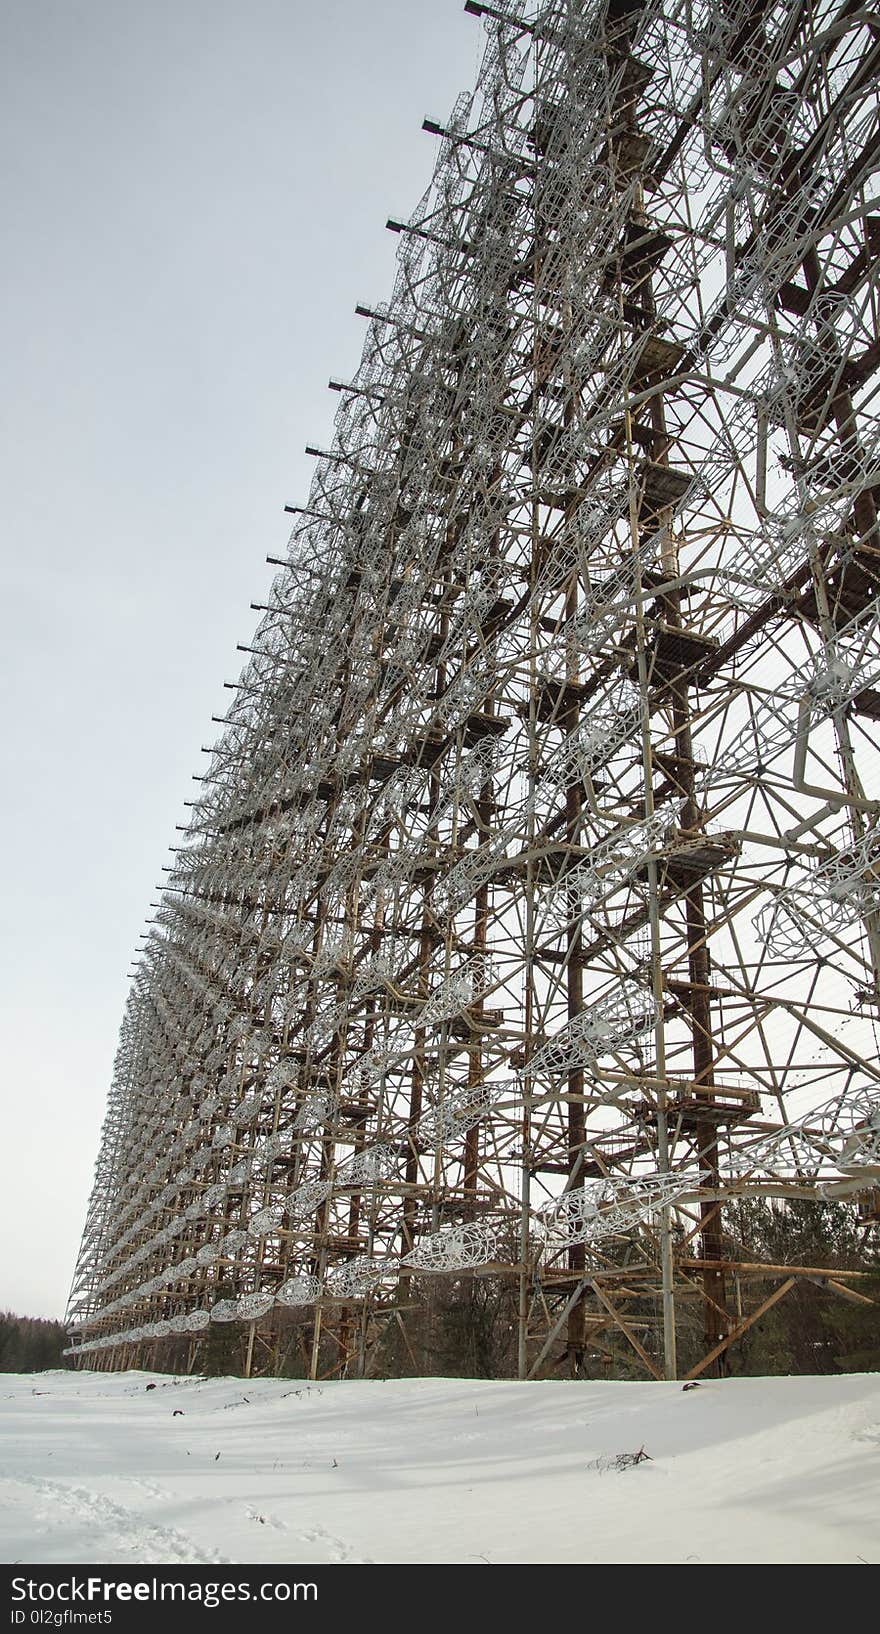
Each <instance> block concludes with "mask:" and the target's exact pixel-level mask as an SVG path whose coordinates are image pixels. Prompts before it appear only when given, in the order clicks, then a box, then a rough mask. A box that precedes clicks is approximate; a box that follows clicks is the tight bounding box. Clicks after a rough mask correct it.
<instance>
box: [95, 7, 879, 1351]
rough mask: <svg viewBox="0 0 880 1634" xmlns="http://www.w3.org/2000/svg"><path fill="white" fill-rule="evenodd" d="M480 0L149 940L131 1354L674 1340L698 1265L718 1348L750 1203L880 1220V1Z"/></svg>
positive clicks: (729, 1318)
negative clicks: (491, 1339) (454, 1337)
mask: <svg viewBox="0 0 880 1634" xmlns="http://www.w3.org/2000/svg"><path fill="white" fill-rule="evenodd" d="M466 9H467V10H468V11H469V12H471V13H474V14H475V15H477V16H481V17H482V18H483V20H484V26H485V29H486V34H487V45H486V51H485V56H484V59H483V63H482V67H481V70H480V74H479V78H478V83H477V86H476V89H475V91H474V92H473V94H469V95H464V96H462V97H460V98H459V100H458V102H457V103H456V105H455V108H454V109H453V112H452V116H451V118H450V119H449V121H448V122H447V123H446V124H445V125H439V124H435V123H434V122H432V121H426V128H427V129H428V130H429V131H431V132H433V133H434V134H435V135H436V136H437V138H438V153H439V156H438V159H437V163H436V168H435V172H434V176H433V180H432V182H431V185H430V187H429V188H428V191H427V192H426V193H425V195H424V197H423V198H422V199H421V200H420V202H419V204H418V205H417V207H416V209H415V210H414V212H413V214H412V216H411V218H410V220H409V221H407V222H400V221H389V223H388V226H389V228H391V229H392V230H393V231H395V232H396V233H398V234H399V235H400V248H399V260H398V273H397V278H396V282H395V287H394V291H393V295H392V297H391V299H390V301H389V302H388V303H387V304H386V305H382V306H379V307H376V308H366V307H364V308H359V311H362V313H363V316H364V317H365V319H366V321H367V337H366V342H365V345H364V351H363V356H362V359H361V362H360V364H359V366H358V368H357V371H356V373H355V374H354V376H353V378H352V379H351V380H350V381H346V382H338V381H332V382H331V385H332V386H333V389H334V390H336V391H338V392H339V394H340V405H339V411H338V414H337V417H336V422H335V434H334V440H333V444H332V447H331V448H329V449H327V450H319V449H312V450H310V452H311V453H313V454H314V456H315V460H316V467H315V476H314V481H313V484H312V488H311V492H310V494H309V498H308V502H307V504H305V505H304V506H303V507H301V508H296V509H295V516H296V520H295V524H294V529H293V534H292V537H291V541H290V547H289V556H288V558H287V559H286V560H284V561H283V562H279V563H278V564H277V565H278V569H279V571H278V573H277V576H276V578H275V580H274V583H273V585H272V589H271V593H270V595H269V597H268V600H267V602H266V604H265V605H263V606H262V607H261V608H260V609H259V610H260V612H261V614H262V617H261V621H260V624H259V627H258V629H257V631H256V634H255V635H254V637H253V639H252V641H251V642H250V644H249V645H248V646H247V647H245V648H244V649H243V651H244V652H245V653H246V654H247V657H246V660H245V665H244V668H243V670H242V673H241V676H240V679H239V680H238V681H237V682H236V683H234V684H233V685H232V687H231V694H232V696H231V702H230V707H229V711H228V714H227V716H226V718H225V719H224V721H223V722H222V731H221V733H220V735H219V737H218V739H217V742H216V743H215V744H214V746H213V747H212V748H211V749H210V751H209V753H210V759H209V762H208V769H207V771H206V773H205V775H204V776H203V777H202V778H200V779H199V790H198V798H197V799H196V800H194V801H193V803H192V810H191V817H190V821H189V826H188V829H187V831H186V833H185V836H184V840H183V843H182V844H181V846H180V847H179V849H178V851H177V854H176V858H175V863H174V866H173V868H172V869H171V871H170V873H169V875H168V878H167V883H166V885H165V887H164V889H163V891H162V896H161V901H160V902H159V903H158V904H156V905H155V906H156V907H157V912H156V915H155V918H154V920H153V921H152V924H151V928H150V931H149V935H148V937H147V940H146V943H145V946H144V947H143V949H142V950H141V956H140V959H139V962H138V964H137V966H136V970H135V973H134V975H133V981H132V990H131V996H130V1001H129V1004H128V1007H127V1010H126V1014H125V1018H124V1022H123V1027H122V1034H121V1042H120V1047H119V1053H118V1057H117V1061H116V1068H115V1075H114V1080H113V1086H112V1090H111V1095H110V1102H109V1109H108V1113H107V1119H106V1123H105V1126H104V1131H103V1144H102V1147H101V1153H100V1157H99V1161H98V1168H97V1174H96V1180H95V1187H94V1192H93V1196H92V1200H91V1204H90V1207H89V1212H88V1218H87V1223H86V1228H85V1234H84V1237H83V1242H82V1247H81V1251H80V1257H79V1263H78V1266H77V1271H76V1276H75V1280H74V1286H73V1291H72V1295H71V1302H70V1309H69V1319H70V1324H71V1327H72V1330H73V1341H72V1351H73V1354H75V1355H76V1356H82V1357H84V1358H87V1359H88V1360H89V1361H90V1362H91V1363H94V1364H95V1365H100V1366H119V1365H130V1364H131V1363H132V1361H133V1360H135V1359H137V1358H140V1357H143V1356H144V1355H145V1354H148V1352H147V1351H146V1349H145V1347H146V1346H147V1344H148V1342H149V1341H152V1340H155V1339H161V1338H163V1337H166V1336H168V1335H169V1334H173V1335H177V1334H180V1335H187V1334H191V1335H192V1336H193V1342H194V1343H196V1342H197V1341H198V1336H199V1334H200V1333H203V1332H204V1330H206V1329H207V1328H208V1326H209V1323H212V1322H219V1321H224V1320H229V1321H240V1322H248V1323H250V1324H251V1325H252V1326H251V1334H252V1336H253V1333H254V1332H255V1331H256V1332H257V1334H258V1335H259V1336H262V1338H264V1339H265V1340H266V1342H267V1343H270V1344H271V1338H272V1333H273V1324H276V1323H277V1322H278V1320H279V1312H280V1311H282V1310H284V1309H285V1308H287V1309H288V1310H299V1311H301V1312H305V1313H307V1315H308V1322H309V1334H310V1341H311V1347H312V1367H313V1371H319V1370H323V1371H334V1370H338V1371H340V1372H345V1371H350V1370H355V1369H356V1370H363V1369H364V1368H368V1367H369V1361H370V1353H371V1346H372V1344H373V1342H374V1340H375V1338H376V1336H377V1335H378V1334H380V1333H381V1331H382V1327H383V1324H384V1323H386V1322H388V1321H390V1320H392V1319H394V1318H395V1314H397V1318H398V1320H399V1312H400V1308H401V1305H402V1304H405V1303H406V1302H407V1301H408V1300H410V1301H411V1299H412V1291H413V1288H414V1287H417V1286H418V1285H420V1282H421V1279H422V1278H424V1277H426V1276H428V1277H430V1276H442V1275H443V1274H444V1273H446V1274H449V1273H455V1274H458V1275H460V1274H461V1273H462V1272H466V1273H470V1272H473V1273H474V1274H479V1273H480V1271H486V1270H490V1271H492V1272H494V1273H496V1274H504V1275H507V1276H510V1277H512V1278H513V1279H515V1280H516V1282H517V1283H518V1286H519V1311H520V1324H519V1368H520V1374H521V1376H528V1375H529V1374H530V1373H534V1372H535V1371H536V1370H537V1369H538V1368H539V1367H540V1366H542V1365H545V1363H547V1364H548V1365H549V1362H548V1358H549V1360H550V1361H552V1360H553V1359H554V1357H555V1356H556V1355H557V1354H558V1350H559V1347H560V1346H562V1347H564V1349H565V1350H567V1352H568V1353H569V1354H570V1355H571V1356H573V1357H575V1358H577V1357H578V1355H579V1353H580V1352H581V1351H582V1350H583V1347H584V1344H585V1342H586V1339H585V1336H586V1335H588V1334H590V1335H596V1334H599V1333H600V1332H601V1331H603V1329H606V1330H607V1329H608V1328H609V1327H611V1326H614V1325H616V1327H617V1329H618V1330H619V1331H622V1332H623V1333H624V1334H625V1335H626V1338H627V1339H628V1341H629V1342H630V1343H631V1344H632V1346H633V1349H634V1351H635V1352H636V1353H637V1355H638V1357H639V1359H640V1361H641V1363H642V1364H643V1365H644V1366H645V1368H646V1369H647V1370H648V1371H649V1372H653V1373H655V1374H658V1373H659V1372H660V1371H662V1370H663V1369H665V1371H666V1372H667V1374H669V1375H674V1374H675V1371H676V1351H675V1333H676V1328H675V1320H674V1312H675V1309H676V1307H677V1305H678V1304H679V1303H680V1302H681V1301H685V1300H690V1301H691V1305H692V1307H693V1302H694V1300H695V1299H696V1300H698V1301H699V1308H701V1309H702V1311H703V1312H704V1341H705V1343H704V1347H703V1355H702V1359H701V1360H700V1362H699V1363H698V1364H697V1366H696V1368H694V1369H692V1371H694V1372H698V1371H700V1370H702V1369H704V1368H707V1367H718V1366H721V1365H722V1364H723V1358H724V1356H725V1354H726V1350H727V1347H728V1346H729V1344H730V1343H731V1342H732V1341H733V1340H734V1339H735V1338H736V1337H737V1336H738V1335H739V1334H740V1333H741V1332H742V1331H743V1330H744V1327H746V1326H748V1324H749V1322H750V1321H751V1320H752V1318H753V1316H754V1315H757V1314H759V1313H760V1311H762V1310H764V1309H765V1308H766V1307H767V1306H768V1305H769V1304H770V1303H772V1302H773V1300H774V1299H775V1298H777V1297H779V1296H780V1291H781V1292H785V1290H786V1288H787V1287H788V1286H790V1285H791V1280H792V1276H793V1275H795V1276H796V1275H797V1274H799V1268H797V1267H795V1268H791V1267H785V1268H779V1267H777V1268H769V1269H768V1271H767V1274H768V1275H770V1274H771V1273H778V1284H779V1286H778V1287H777V1289H776V1291H775V1292H774V1293H772V1294H771V1295H770V1298H769V1299H766V1300H764V1302H763V1304H761V1306H760V1307H759V1308H758V1310H757V1311H753V1312H751V1313H749V1314H747V1315H746V1316H745V1318H743V1317H742V1313H741V1312H740V1313H739V1316H738V1317H737V1318H734V1316H733V1315H732V1314H731V1312H730V1308H729V1303H730V1282H731V1278H732V1276H733V1275H735V1274H736V1275H738V1274H739V1272H740V1271H742V1270H744V1267H743V1266H741V1265H739V1264H738V1262H737V1259H736V1251H735V1244H734V1243H733V1242H732V1239H731V1238H730V1237H729V1236H727V1235H726V1234H725V1223H724V1222H725V1217H724V1213H723V1209H724V1205H725V1203H726V1202H727V1201H729V1200H730V1199H731V1198H733V1197H736V1196H742V1195H746V1196H747V1195H750V1194H759V1195H760V1194H767V1193H769V1194H771V1195H778V1196H795V1197H803V1196H816V1195H819V1196H823V1197H830V1196H838V1195H841V1196H844V1195H847V1194H855V1195H856V1196H857V1197H858V1198H859V1199H860V1204H861V1207H862V1212H863V1214H864V1217H865V1219H866V1221H867V1220H870V1219H871V1218H876V1217H877V1214H878V1207H877V1205H878V1199H880V1191H878V1189H877V1188H878V1185H880V1067H878V1064H877V1059H876V1054H877V1052H876V1043H875V1038H876V1034H875V1028H876V1024H877V1020H878V1008H877V1006H878V976H880V894H878V892H880V827H878V813H880V804H878V801H877V800H876V799H875V796H876V795H877V793H878V792H880V791H878V787H877V769H878V756H877V733H876V725H875V723H876V721H877V720H878V719H880V600H878V598H877V589H878V567H880V536H878V529H877V498H878V492H880V412H878V404H877V389H878V388H877V381H878V370H880V340H878V323H877V318H878V299H880V291H878V266H880V201H878V197H877V180H878V163H880V119H878V94H877V86H878V71H880V24H878V21H877V17H876V14H874V13H871V12H869V11H868V10H867V9H866V8H864V7H863V6H860V5H857V4H853V3H843V0H778V3H775V4H774V3H768V0H729V3H727V4H725V5H724V6H719V5H717V4H715V3H708V0H660V3H656V0H646V3H642V0H547V3H543V4H538V5H534V4H529V3H527V0H504V3H498V4H494V5H477V4H473V3H469V4H468V6H467V7H466ZM875 687H877V688H878V690H875ZM623 1249H625V1253H624V1254H623V1260H622V1257H621V1256H622V1250H623ZM622 1263H625V1269H624V1270H622V1269H621V1264H622ZM751 1269H752V1270H754V1269H755V1268H754V1267H751ZM801 1269H803V1270H804V1273H805V1274H806V1273H807V1272H808V1271H809V1269H810V1268H801ZM646 1295H650V1296H652V1297H655V1298H656V1312H657V1315H656V1327H657V1328H658V1330H662V1341H661V1338H660V1332H659V1331H658V1333H657V1336H656V1337H655V1338H653V1339H652V1338H651V1333H650V1323H647V1324H646V1323H644V1322H643V1323H642V1324H641V1328H640V1331H642V1339H639V1338H638V1337H637V1334H636V1331H635V1327H634V1326H633V1325H632V1323H630V1322H628V1321H627V1320H626V1315H625V1312H626V1310H627V1308H628V1306H629V1305H631V1303H632V1301H633V1300H634V1299H637V1298H639V1297H641V1298H642V1299H644V1297H645V1296H646ZM612 1296H613V1297H612Z"/></svg>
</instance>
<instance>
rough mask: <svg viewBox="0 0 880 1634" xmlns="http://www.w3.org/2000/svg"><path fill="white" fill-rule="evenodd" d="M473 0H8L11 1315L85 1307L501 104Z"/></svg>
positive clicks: (5, 812) (2, 27)
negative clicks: (301, 598)
mask: <svg viewBox="0 0 880 1634" xmlns="http://www.w3.org/2000/svg"><path fill="white" fill-rule="evenodd" d="M482 39H483V36H482V30H481V27H480V25H479V24H478V23H477V22H476V21H475V20H474V19H473V18H470V17H467V16H465V15H464V13H463V10H462V3H461V0H370V3H369V4H366V3H360V0H318V3H315V0H150V4H149V5H147V6H144V5H143V4H142V3H141V0H5V5H4V6H3V8H2V13H0V64H2V66H0V125H2V147H0V151H2V156H3V157H2V161H0V162H2V166H3V171H4V177H3V211H2V225H3V252H2V262H0V266H2V280H3V284H4V286H5V288H4V292H3V300H2V304H0V310H2V316H0V327H2V337H0V343H2V351H3V356H4V370H3V381H2V386H0V402H2V453H0V461H2V518H3V546H2V580H3V590H4V592H5V593H4V596H3V606H4V613H3V622H4V636H3V642H2V648H0V685H2V695H3V698H4V700H5V731H4V741H5V754H4V761H5V771H6V788H7V794H6V798H5V799H4V800H3V802H2V804H0V822H2V847H3V849H2V855H3V857H4V858H5V863H6V868H5V880H4V889H3V892H2V909H0V914H2V961H3V974H2V1015H3V1021H2V1026H3V1054H2V1059H3V1083H4V1095H3V1099H4V1103H5V1107H6V1111H5V1124H6V1130H5V1132H6V1134H7V1137H8V1144H7V1148H6V1174H5V1183H4V1185H3V1187H2V1190H0V1235H2V1240H3V1243H4V1245H5V1252H4V1255H3V1266H2V1274H0V1308H3V1307H11V1308H13V1309H17V1310H18V1311H20V1312H23V1313H28V1314H31V1315H46V1316H60V1315H61V1314H62V1313H63V1309H64V1305H65V1301H66V1296H67V1288H68V1284H69V1281H70V1276H71V1273H72V1269H73V1264H74V1260H75V1256H76V1250H77V1247H78V1242H79V1234H80V1231H81V1228H82V1222H83V1217H84V1213H85V1207H86V1201H87V1196H88V1192H89V1189H90V1184H91V1173H92V1165H93V1163H94V1159H95V1156H96V1152H97V1144H98V1134H99V1129H100V1124H101V1120H102V1117H103V1112H104V1104H105V1100H106V1094H107V1089H108V1086H109V1079H110V1070H111V1064H112V1060H113V1055H114V1052H115V1047H116V1035H117V1031H118V1027H119V1022H120V1019H121V1014H122V1007H123V1003H124V1000H125V994H126V987H127V984H126V971H127V970H128V968H129V965H130V962H131V954H132V951H133V948H134V946H135V943H136V942H137V939H138V936H139V932H140V929H141V927H142V924H143V920H144V918H145V917H146V916H147V913H148V904H149V902H150V900H151V898H152V897H153V896H154V894H155V893H154V885H155V882H156V881H158V880H159V879H160V877H161V874H160V869H161V865H162V863H163V862H165V861H166V860H167V858H166V854H165V851H166V847H167V845H168V844H169V843H173V840H174V838H175V836H174V825H175V824H176V823H179V822H181V821H182V820H183V817H184V811H183V801H184V800H185V799H188V798H190V796H191V792H192V784H191V782H190V774H191V773H192V772H197V771H199V770H201V767H200V760H203V758H204V757H201V756H200V755H199V745H200V744H201V743H208V742H210V741H211V739H212V733H213V731H214V729H213V728H212V727H211V724H210V717H211V715H212V713H213V714H221V713H222V712H223V709H224V707H225V702H226V700H228V697H229V694H228V693H224V691H223V688H222V682H223V680H224V678H229V679H232V678H234V676H235V675H236V674H237V672H238V669H239V667H240V656H241V655H240V654H237V653H236V651H235V645H236V642H237V641H244V640H247V638H248V635H249V634H250V631H251V629H252V627H253V623H254V620H255V618H256V615H255V614H252V613H251V612H250V611H249V606H248V604H249V602H250V601H252V600H254V601H256V600H259V599H261V592H263V591H264V590H265V588H266V586H267V584H268V581H269V577H270V573H271V570H270V569H269V568H267V567H266V566H265V557H266V555H267V553H269V554H276V555H280V554H283V551H284V547H285V545H286V541H287V534H288V529H287V526H286V519H285V518H284V516H283V506H284V504H285V502H291V503H293V502H297V501H298V500H301V499H302V498H303V497H304V495H305V493H306V492H307V488H308V483H309V480H310V477H311V468H312V462H311V461H310V460H309V459H308V458H307V456H306V455H305V454H304V452H303V450H304V445H305V443H306V442H316V443H319V444H320V443H322V442H326V441H327V440H328V439H329V437H330V435H331V421H332V416H333V411H334V408H335V406H336V404H337V403H338V398H337V397H335V396H334V394H332V393H330V392H328V391H327V389H326V383H327V379H328V377H329V376H330V375H331V374H334V375H342V376H344V375H345V374H346V373H347V372H349V371H351V370H352V369H353V368H354V366H355V364H356V361H357V358H358V356H359V353H360V348H361V344H362V340H363V321H362V320H361V319H359V318H356V317H355V315H354V307H355V303H356V302H357V301H366V302H367V303H369V302H371V301H376V300H380V299H382V298H383V297H384V296H385V295H387V294H388V293H389V291H390V286H391V282H392V279H393V271H394V252H395V248H396V245H397V242H398V240H397V239H396V238H395V237H394V236H393V235H392V234H390V233H388V232H386V231H385V230H384V222H385V219H386V217H387V216H388V215H401V214H408V213H409V211H410V210H411V209H412V207H413V206H414V204H415V203H416V201H417V199H418V197H419V196H420V194H421V193H422V192H423V190H424V187H425V185H426V184H427V181H428V178H429V175H430V172H431V169H432V166H433V162H434V157H435V150H436V141H435V139H434V138H432V137H429V136H426V135H424V134H423V133H422V132H421V131H420V126H421V121H422V118H423V116H424V115H425V114H430V115H432V116H434V117H441V118H442V117H443V116H444V115H445V114H447V113H448V111H449V109H450V107H451V105H452V102H453V101H454V98H455V96H456V95H457V93H458V92H459V91H460V90H461V89H463V88H465V87H468V86H470V85H471V84H472V83H473V78H474V74H475V70H476V66H477V62H478V59H479V55H480V52H481V49H482Z"/></svg>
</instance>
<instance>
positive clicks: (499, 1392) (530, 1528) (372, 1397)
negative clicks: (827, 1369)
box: [0, 1372, 880, 1565]
mask: <svg viewBox="0 0 880 1634" xmlns="http://www.w3.org/2000/svg"><path fill="white" fill-rule="evenodd" d="M151 1383H155V1386H156V1388H155V1389H153V1390H150V1389H148V1388H147V1386H148V1385H149V1384H151ZM0 1435H2V1444H0V1445H2V1452H0V1471H2V1474H0V1558H2V1559H3V1560H4V1561H5V1562H12V1561H15V1562H21V1563H23V1564H43V1565H48V1564H53V1563H64V1564H74V1565H93V1564H101V1563H112V1564H120V1563H125V1564H135V1563H143V1564H157V1565H168V1564H183V1563H187V1562H190V1563H196V1564H198V1563H204V1564H213V1565H220V1564H222V1563H226V1562H228V1563H230V1564H236V1565H238V1564H259V1563H267V1564H277V1563H293V1564H307V1563H308V1564H310V1563H316V1562H334V1561H344V1562H348V1563H350V1564H352V1565H354V1564H360V1563H365V1562H371V1561H375V1562H395V1563H397V1562H403V1561H410V1562H444V1563H448V1562H460V1563H465V1564H467V1563H479V1562H482V1561H485V1562H487V1563H489V1564H492V1565H503V1564H505V1563H508V1562H514V1561H521V1562H528V1563H539V1562H544V1561H549V1562H555V1563H561V1562H583V1563H586V1562H603V1561H604V1562H622V1561H641V1562H654V1561H670V1562H685V1561H693V1562H703V1563H707V1562H731V1561H734V1562H752V1561H762V1562H851V1563H857V1562H858V1561H860V1560H863V1561H865V1562H870V1563H874V1562H876V1561H878V1559H880V1518H878V1517H880V1502H878V1481H880V1374H856V1375H852V1376H846V1377H838V1378H790V1379H780V1378H775V1379H730V1380H725V1381H723V1382H713V1381H706V1382H704V1383H703V1384H702V1385H701V1386H700V1388H699V1389H693V1390H686V1391H685V1390H682V1388H681V1386H680V1385H676V1384H652V1383H647V1384H623V1383H620V1384H617V1383H604V1382H603V1383H595V1384H594V1383H574V1382H559V1383H556V1382H553V1383H542V1384H515V1383H506V1382H487V1381H482V1380H480V1381H474V1380H468V1379H417V1380H396V1381H376V1382H363V1383H361V1382H357V1383H356V1382H336V1383H332V1384H323V1385H308V1384H305V1383H300V1382H299V1381H297V1380H291V1379H278V1380H275V1379H258V1380H243V1379H211V1380H202V1379H171V1378H169V1377H168V1376H167V1375H163V1374H147V1373H121V1374H106V1373H105V1374H101V1373H64V1372H57V1373H38V1374H28V1375H15V1374H9V1375H0ZM641 1448H644V1451H645V1452H646V1453H647V1454H648V1457H647V1458H645V1459H642V1460H641V1461H640V1462H639V1463H638V1464H632V1465H630V1466H629V1467H625V1468H622V1469H619V1468H617V1467H615V1463H614V1460H615V1459H616V1458H617V1455H619V1454H621V1453H636V1452H638V1451H639V1450H640V1449H641Z"/></svg>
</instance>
